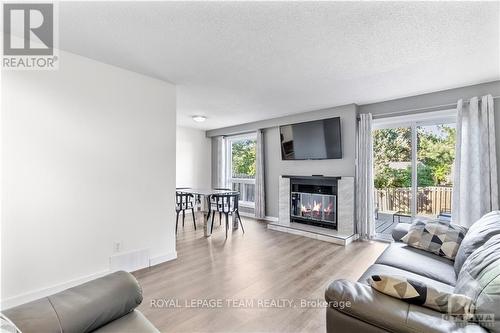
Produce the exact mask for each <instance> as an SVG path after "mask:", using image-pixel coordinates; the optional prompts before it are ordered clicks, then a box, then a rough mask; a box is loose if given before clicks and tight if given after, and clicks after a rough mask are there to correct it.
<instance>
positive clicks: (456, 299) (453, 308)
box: [369, 275, 474, 319]
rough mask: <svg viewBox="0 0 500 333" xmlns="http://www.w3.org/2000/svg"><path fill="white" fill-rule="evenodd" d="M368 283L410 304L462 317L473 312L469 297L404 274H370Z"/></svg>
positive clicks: (467, 317)
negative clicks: (442, 289) (440, 288)
mask: <svg viewBox="0 0 500 333" xmlns="http://www.w3.org/2000/svg"><path fill="white" fill-rule="evenodd" d="M369 284H370V286H371V287H372V288H374V289H375V290H378V291H380V292H381V293H384V294H386V295H389V296H392V297H395V298H398V299H400V300H403V301H405V302H408V303H410V304H416V305H421V306H425V307H427V308H430V309H433V310H436V311H439V312H443V313H448V314H451V315H454V316H460V317H461V318H464V319H469V318H472V314H473V313H474V303H473V301H472V299H471V298H470V297H468V296H466V295H462V294H455V293H449V292H447V291H441V290H439V289H436V288H433V287H432V286H430V285H427V284H425V283H423V282H422V281H419V280H414V279H408V278H406V277H405V276H400V275H372V276H371V281H370V282H369Z"/></svg>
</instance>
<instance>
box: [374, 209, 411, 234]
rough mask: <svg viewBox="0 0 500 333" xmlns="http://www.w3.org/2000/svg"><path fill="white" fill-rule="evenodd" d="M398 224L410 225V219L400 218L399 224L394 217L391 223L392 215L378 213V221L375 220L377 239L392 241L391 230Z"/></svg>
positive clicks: (397, 219)
mask: <svg viewBox="0 0 500 333" xmlns="http://www.w3.org/2000/svg"><path fill="white" fill-rule="evenodd" d="M398 223H411V218H410V217H405V216H402V217H401V222H399V218H398V217H396V218H394V222H393V219H392V214H384V213H379V214H378V219H376V220H375V231H376V232H377V238H378V239H382V240H387V241H392V229H394V227H395V226H396V225H397V224H398Z"/></svg>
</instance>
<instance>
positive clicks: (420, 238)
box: [401, 220, 467, 260]
mask: <svg viewBox="0 0 500 333" xmlns="http://www.w3.org/2000/svg"><path fill="white" fill-rule="evenodd" d="M466 232H467V229H466V228H464V227H461V226H459V225H456V224H448V223H446V222H443V221H423V220H416V221H414V222H413V223H412V225H411V226H410V229H409V231H408V233H407V234H406V235H405V236H404V237H403V238H401V241H403V242H405V243H406V244H408V245H409V246H411V247H415V248H417V249H421V250H425V251H428V252H432V253H434V254H437V255H438V256H442V257H445V258H448V259H451V260H454V259H455V256H456V255H457V252H458V248H459V247H460V243H461V242H462V239H464V236H465V234H466Z"/></svg>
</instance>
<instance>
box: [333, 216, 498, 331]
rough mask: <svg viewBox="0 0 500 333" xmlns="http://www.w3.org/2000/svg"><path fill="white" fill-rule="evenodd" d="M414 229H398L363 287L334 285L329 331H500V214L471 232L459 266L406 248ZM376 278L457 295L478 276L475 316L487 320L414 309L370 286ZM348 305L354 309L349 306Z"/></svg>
mask: <svg viewBox="0 0 500 333" xmlns="http://www.w3.org/2000/svg"><path fill="white" fill-rule="evenodd" d="M409 226H410V224H403V223H400V224H398V226H397V227H396V228H395V229H394V230H393V234H392V236H393V238H394V240H395V242H393V243H391V244H390V245H389V247H388V248H387V249H386V250H385V251H384V252H383V253H382V255H380V257H379V258H378V259H377V260H376V261H375V263H374V264H373V265H372V266H370V267H369V268H368V269H367V270H366V272H365V273H364V274H363V275H362V276H361V277H360V278H359V280H358V282H352V281H348V280H336V281H334V282H332V283H331V284H330V285H329V286H328V288H327V290H326V292H325V299H326V301H327V302H328V307H327V309H326V326H327V332H329V333H331V332H412V333H413V332H500V212H499V211H496V212H491V213H489V214H487V215H485V216H484V217H483V218H482V219H480V220H479V221H477V222H476V223H475V224H474V225H472V226H471V227H470V228H469V230H468V231H467V233H466V235H465V238H464V239H463V241H462V243H461V245H460V248H459V250H458V254H457V257H456V258H455V261H452V260H448V259H446V258H443V257H440V256H437V255H434V254H432V253H429V252H426V251H423V250H418V249H415V248H412V247H409V246H407V245H406V244H404V243H402V242H401V241H400V240H401V238H402V237H403V236H404V235H405V234H406V233H407V231H408V228H409ZM487 241H488V242H487ZM486 242H487V243H486ZM485 243H486V245H485ZM469 256H471V258H470V260H469V261H468V262H466V265H464V262H465V260H466V259H467V257H469ZM461 270H464V272H462V274H460V273H461ZM466 270H467V271H466ZM469 270H470V273H469ZM371 275H400V276H401V275H402V276H404V277H407V278H410V279H414V280H419V281H422V282H424V283H426V284H428V285H431V286H434V287H436V288H438V289H440V290H443V291H449V292H452V293H453V292H454V291H455V292H457V291H456V290H455V287H456V286H459V285H460V288H461V289H460V290H463V288H464V286H465V287H466V288H468V286H467V284H473V283H470V281H471V280H469V281H466V280H465V279H466V277H467V276H472V275H477V276H476V279H475V280H473V281H474V283H477V284H478V287H477V288H475V289H476V290H479V292H476V294H475V295H479V296H478V297H477V298H476V302H477V303H476V312H475V314H476V315H477V317H478V318H480V315H481V314H487V316H485V317H484V319H485V320H481V319H479V320H476V322H475V323H474V322H465V321H460V320H457V319H456V318H455V317H453V316H449V315H447V314H443V313H441V312H437V311H434V310H432V309H430V308H426V307H422V306H418V305H413V304H409V303H407V302H404V301H402V300H399V299H397V298H393V297H391V296H388V295H385V294H382V293H380V292H378V291H376V290H374V289H372V288H371V287H370V286H369V285H368V283H367V279H368V277H370V276H371ZM464 280H465V281H464ZM457 293H459V292H457ZM465 294H467V293H465ZM468 296H469V295H468ZM473 299H474V298H473ZM347 302H350V304H348V305H350V306H345V305H346V304H347ZM337 304H343V305H344V306H342V307H339V306H338V305H337ZM490 314H492V315H490Z"/></svg>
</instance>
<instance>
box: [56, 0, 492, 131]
mask: <svg viewBox="0 0 500 333" xmlns="http://www.w3.org/2000/svg"><path fill="white" fill-rule="evenodd" d="M499 8H500V6H499V2H414V3H412V2H399V3H394V2H392V3H389V2H258V3H257V2H253V3H252V2H196V3H195V2H92V3H89V2H61V3H60V7H59V12H60V20H59V25H60V27H59V34H60V47H61V48H62V49H64V50H67V51H70V52H73V53H77V54H80V55H83V56H86V57H89V58H93V59H96V60H99V61H102V62H105V63H109V64H113V65H116V66H120V67H123V68H126V69H130V70H133V71H136V72H139V73H143V74H146V75H150V76H153V77H156V78H160V79H162V80H168V81H170V82H173V83H175V84H176V85H177V108H178V123H179V124H180V125H183V126H192V127H199V128H204V129H213V128H219V127H224V126H229V125H235V124H240V123H245V122H249V121H255V120H261V119H267V118H272V117H277V116H282V115H286V114H292V113H297V112H303V111H308V110H314V109H319V108H323V107H329V106H335V105H341V104H347V103H358V104H365V103H371V102H377V101H382V100H389V99H393V98H399V97H404V96H410V95H416V94H421V93H426V92H432V91H437V90H443V89H449V88H455V87H460V86H465V85H470V84H476V83H480V82H485V81H492V80H497V79H499V78H500V56H499V54H500V53H499V44H500V42H499V37H500V36H499ZM195 114H202V115H206V116H207V117H208V120H207V121H206V122H205V123H203V124H201V125H199V124H195V123H194V122H193V121H192V120H191V116H192V115H195Z"/></svg>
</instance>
